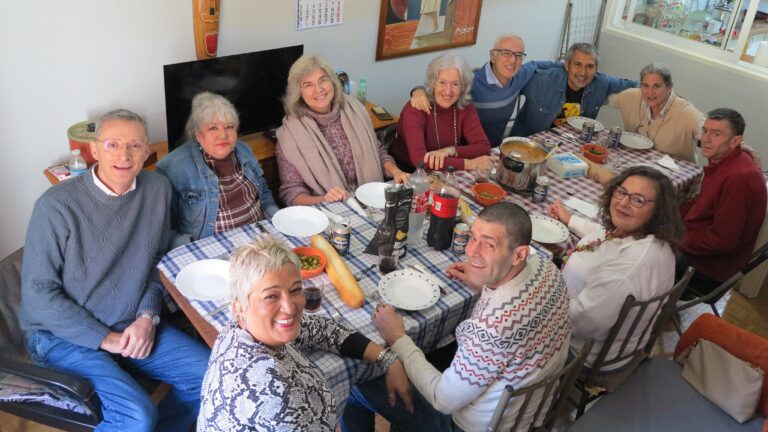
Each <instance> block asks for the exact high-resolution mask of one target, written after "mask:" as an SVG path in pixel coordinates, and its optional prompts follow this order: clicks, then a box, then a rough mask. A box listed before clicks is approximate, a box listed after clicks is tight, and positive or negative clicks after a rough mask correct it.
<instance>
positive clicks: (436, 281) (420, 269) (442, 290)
mask: <svg viewBox="0 0 768 432" xmlns="http://www.w3.org/2000/svg"><path fill="white" fill-rule="evenodd" d="M406 267H410V268H412V269H414V270H416V271H417V272H419V273H421V274H423V275H425V276H426V277H428V278H429V279H431V280H432V283H434V284H435V285H437V288H438V289H439V290H440V294H447V291H446V290H445V288H443V285H442V284H441V283H440V279H438V278H436V277H434V276H432V274H430V273H429V272H428V271H427V269H425V268H424V267H423V266H422V265H421V264H406Z"/></svg>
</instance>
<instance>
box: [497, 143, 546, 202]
mask: <svg viewBox="0 0 768 432" xmlns="http://www.w3.org/2000/svg"><path fill="white" fill-rule="evenodd" d="M499 150H500V152H501V154H500V156H499V162H498V165H497V167H496V181H497V182H498V183H499V184H500V185H502V186H504V187H505V188H507V189H511V190H513V191H519V192H523V191H529V190H532V189H533V188H534V186H535V185H536V177H538V176H539V175H541V174H543V173H544V171H545V170H546V164H545V162H546V159H545V158H546V155H547V152H546V148H545V147H544V145H543V144H542V143H540V142H538V141H536V140H532V139H530V138H524V137H509V138H507V139H505V140H504V141H502V143H501V145H500V146H499Z"/></svg>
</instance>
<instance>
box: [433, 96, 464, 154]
mask: <svg viewBox="0 0 768 432" xmlns="http://www.w3.org/2000/svg"><path fill="white" fill-rule="evenodd" d="M432 113H433V114H434V117H435V139H437V148H438V149H441V148H442V147H443V146H442V145H440V132H439V131H438V130H437V103H435V105H434V106H433V107H432ZM458 143H459V136H458V134H457V132H456V106H455V105H454V106H453V147H454V148H455V147H456V145H457V144H458Z"/></svg>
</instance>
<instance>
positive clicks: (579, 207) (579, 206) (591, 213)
mask: <svg viewBox="0 0 768 432" xmlns="http://www.w3.org/2000/svg"><path fill="white" fill-rule="evenodd" d="M563 204H565V206H566V207H569V208H571V209H573V210H576V211H577V212H579V213H581V214H583V215H584V216H587V217H588V218H590V219H594V218H595V216H597V206H596V205H594V204H592V203H588V202H586V201H584V200H583V199H579V198H576V197H570V198H568V199H567V200H565V202H564V203H563Z"/></svg>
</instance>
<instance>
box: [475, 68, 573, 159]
mask: <svg viewBox="0 0 768 432" xmlns="http://www.w3.org/2000/svg"><path fill="white" fill-rule="evenodd" d="M553 67H562V66H561V65H560V63H559V62H551V61H538V62H536V61H534V62H528V63H526V64H524V65H523V66H522V67H521V68H520V70H519V71H517V74H516V75H515V76H513V77H512V79H510V80H509V82H508V83H507V85H505V86H503V87H502V86H501V83H500V82H499V80H498V79H497V78H496V76H495V75H494V74H493V70H492V68H491V63H486V64H485V65H484V66H483V67H481V68H479V69H477V70H476V71H475V78H474V79H473V80H472V90H471V92H472V103H473V104H474V105H475V108H477V115H478V116H479V117H480V123H481V124H482V125H483V130H484V131H485V134H486V135H487V136H488V141H490V142H491V146H492V147H496V146H498V145H499V144H501V140H502V139H503V138H504V130H505V129H506V128H507V123H508V122H509V119H510V117H512V112H513V111H514V110H515V102H516V101H517V96H518V95H519V94H520V91H521V90H522V89H523V87H525V85H526V84H528V81H530V80H531V78H533V76H534V74H535V72H536V70H538V69H548V68H553Z"/></svg>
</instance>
